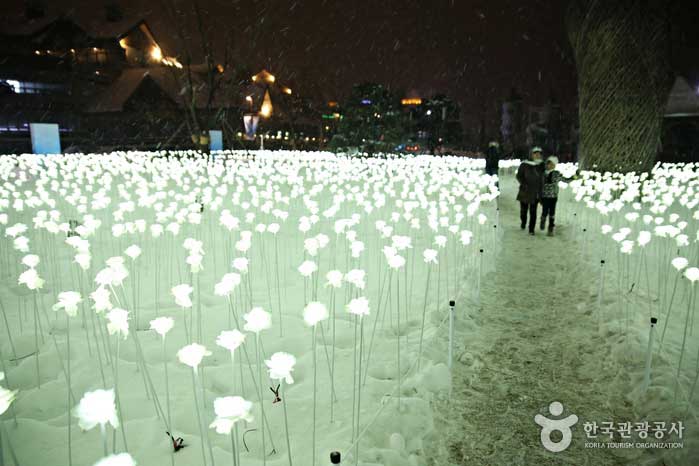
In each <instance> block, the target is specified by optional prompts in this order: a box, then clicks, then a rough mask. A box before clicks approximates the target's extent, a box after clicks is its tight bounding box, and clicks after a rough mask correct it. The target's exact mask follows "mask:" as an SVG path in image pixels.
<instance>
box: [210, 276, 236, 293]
mask: <svg viewBox="0 0 699 466" xmlns="http://www.w3.org/2000/svg"><path fill="white" fill-rule="evenodd" d="M238 285H240V275H239V274H237V273H235V272H230V273H227V274H225V275H224V276H223V277H221V281H220V282H218V283H217V284H216V285H215V286H214V293H215V294H216V296H229V295H230V294H231V293H232V292H233V290H235V288H236V287H237V286H238Z"/></svg>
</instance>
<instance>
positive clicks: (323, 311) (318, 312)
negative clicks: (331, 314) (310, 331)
mask: <svg viewBox="0 0 699 466" xmlns="http://www.w3.org/2000/svg"><path fill="white" fill-rule="evenodd" d="M327 318H328V309H327V308H326V307H325V305H324V304H323V303H319V302H317V301H312V302H310V303H308V304H307V305H306V307H305V308H304V309H303V320H304V322H306V325H308V326H309V327H315V325H316V324H317V323H318V322H322V321H324V320H326V319H327Z"/></svg>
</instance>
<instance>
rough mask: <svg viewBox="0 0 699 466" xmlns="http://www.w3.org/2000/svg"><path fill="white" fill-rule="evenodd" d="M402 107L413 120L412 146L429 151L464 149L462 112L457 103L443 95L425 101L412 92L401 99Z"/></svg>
mask: <svg viewBox="0 0 699 466" xmlns="http://www.w3.org/2000/svg"><path fill="white" fill-rule="evenodd" d="M401 106H402V108H403V111H404V112H405V113H407V114H408V117H409V126H410V134H411V137H410V139H411V141H408V142H409V143H410V142H414V143H418V144H420V145H421V146H422V148H425V149H429V150H434V149H435V148H439V147H450V148H460V147H461V146H462V144H463V128H462V124H461V108H460V106H459V104H458V103H457V102H455V101H454V100H452V99H450V98H449V97H447V96H446V95H443V94H440V95H435V96H433V97H431V98H421V97H418V96H417V94H416V93H415V92H411V93H410V94H409V95H408V96H407V97H404V98H402V99H401Z"/></svg>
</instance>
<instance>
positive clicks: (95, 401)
mask: <svg viewBox="0 0 699 466" xmlns="http://www.w3.org/2000/svg"><path fill="white" fill-rule="evenodd" d="M73 416H74V417H77V418H78V425H79V426H80V428H81V429H82V430H90V429H92V428H93V427H95V426H96V425H98V424H99V425H106V424H107V423H109V424H111V426H112V427H113V428H115V429H116V428H117V427H119V419H118V418H117V412H116V403H115V394H114V389H109V390H95V391H93V392H87V393H85V394H84V395H83V397H82V399H81V400H80V403H79V404H78V406H76V408H75V410H74V411H73Z"/></svg>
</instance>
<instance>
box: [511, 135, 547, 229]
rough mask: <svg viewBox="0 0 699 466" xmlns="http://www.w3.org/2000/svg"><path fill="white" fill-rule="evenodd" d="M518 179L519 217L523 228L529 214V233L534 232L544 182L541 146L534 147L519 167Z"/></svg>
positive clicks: (525, 225)
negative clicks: (528, 158)
mask: <svg viewBox="0 0 699 466" xmlns="http://www.w3.org/2000/svg"><path fill="white" fill-rule="evenodd" d="M517 181H518V182H519V192H518V193H517V200H518V201H519V207H520V208H519V217H520V219H521V220H522V223H521V225H520V226H521V228H522V230H524V229H525V228H526V227H527V214H529V234H530V235H533V234H534V229H535V227H536V210H537V205H538V203H539V199H541V191H542V189H543V182H544V165H543V163H542V162H541V148H540V147H534V148H533V149H532V155H531V159H530V160H525V161H524V162H522V164H521V165H520V166H519V168H518V169H517Z"/></svg>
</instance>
